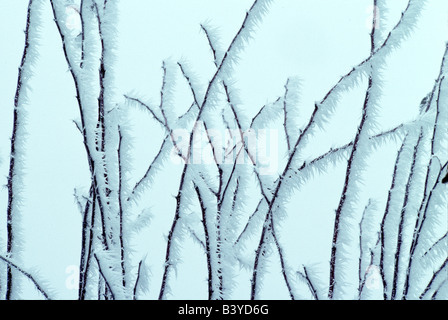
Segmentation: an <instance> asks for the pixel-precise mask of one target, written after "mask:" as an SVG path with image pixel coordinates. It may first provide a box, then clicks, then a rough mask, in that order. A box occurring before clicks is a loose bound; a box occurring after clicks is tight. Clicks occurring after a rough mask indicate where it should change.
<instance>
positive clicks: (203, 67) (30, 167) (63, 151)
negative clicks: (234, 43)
mask: <svg viewBox="0 0 448 320" xmlns="http://www.w3.org/2000/svg"><path fill="white" fill-rule="evenodd" d="M27 2H28V1H25V0H0V160H1V163H0V179H2V180H0V184H1V185H4V184H6V176H7V173H8V172H7V163H8V151H9V138H10V135H11V124H12V106H13V97H14V92H15V85H16V82H17V67H18V66H19V63H20V58H21V55H22V51H23V42H24V34H23V30H24V27H25V19H26V6H27ZM371 2H372V1H370V0H337V1H336V0H277V1H274V4H273V5H272V7H271V11H270V12H269V13H268V15H267V16H266V17H265V19H264V21H263V23H262V24H261V25H260V27H259V30H258V32H257V33H256V34H255V38H254V40H253V41H252V42H251V43H250V45H249V46H248V47H247V48H246V50H245V51H244V53H243V54H242V56H241V58H240V61H239V65H238V66H237V67H236V68H235V75H234V76H235V79H236V80H237V86H238V87H239V90H240V97H241V100H242V103H243V105H242V109H243V110H244V111H245V112H246V115H247V116H248V117H252V116H253V115H254V114H255V113H256V112H257V111H258V109H259V108H260V107H261V106H262V105H263V104H264V103H266V102H268V101H273V100H275V99H276V98H277V97H278V96H279V95H281V94H283V86H284V84H285V82H286V79H287V78H288V77H289V76H298V77H299V78H301V79H302V94H301V98H300V101H301V105H300V107H301V108H303V109H301V112H302V113H303V114H304V115H307V114H308V113H309V112H310V110H311V108H312V107H313V105H314V101H317V100H320V99H321V98H322V97H323V96H324V95H325V93H326V92H327V91H328V90H329V89H330V88H331V86H332V85H333V84H334V83H335V82H336V81H337V80H338V79H339V77H340V76H342V75H343V74H345V73H346V72H348V71H349V70H350V69H351V67H353V66H354V65H356V64H358V63H359V62H360V61H362V60H363V59H364V58H365V57H367V55H368V52H369V31H370V29H369V27H368V26H367V21H369V17H370V13H369V12H368V8H369V6H371ZM406 3H407V1H405V0H395V1H388V5H390V9H389V12H388V13H387V16H388V20H387V21H388V23H387V25H384V26H381V28H385V29H386V30H390V28H391V27H392V26H393V25H395V23H396V22H397V20H398V18H399V16H400V14H401V11H402V10H403V9H404V7H405V6H406ZM251 4H252V1H251V0H212V1H210V0H167V1H155V0H126V1H123V0H122V1H120V5H119V8H120V14H119V16H120V19H119V21H117V24H118V25H117V26H118V30H119V32H120V38H119V41H118V51H117V53H118V61H117V67H116V69H115V72H116V78H117V88H118V90H120V91H121V92H122V93H128V92H134V93H136V94H138V95H140V96H141V97H144V98H145V99H147V100H152V101H157V99H158V96H159V90H160V80H161V69H160V67H161V63H162V60H164V59H167V58H171V59H172V60H173V61H177V60H179V59H185V60H187V61H189V62H190V66H191V68H192V69H193V70H195V72H196V74H197V76H198V78H199V80H200V81H201V82H202V83H203V84H205V83H206V82H207V81H208V78H209V77H210V74H211V72H213V68H214V66H213V63H212V59H211V53H210V51H209V48H208V45H207V41H206V40H205V38H204V35H203V34H202V33H201V31H200V23H202V22H204V21H208V23H209V24H210V25H213V26H216V27H218V28H219V30H220V34H221V42H222V44H223V46H224V47H225V46H227V45H228V44H229V41H230V40H231V38H232V37H233V35H234V33H235V32H236V31H237V29H238V28H239V26H240V23H241V21H242V19H243V18H244V15H245V11H246V10H247V9H248V8H249V7H250V5H251ZM52 19H53V17H52V16H51V10H50V6H49V3H48V1H45V10H44V12H43V17H42V26H41V35H42V36H41V39H40V40H39V43H40V50H39V51H40V56H39V60H38V62H37V64H36V65H35V68H34V71H35V75H34V77H33V79H32V88H33V92H32V93H31V94H30V95H29V104H28V106H27V108H28V113H29V117H28V126H27V130H28V132H29V138H28V141H27V162H26V167H27V171H26V177H25V185H24V186H23V188H24V194H25V202H24V207H23V215H24V233H25V235H26V242H25V251H24V252H23V263H24V265H25V266H27V267H29V268H35V269H36V270H39V274H40V276H41V277H42V278H44V279H47V280H48V282H49V284H50V285H51V286H52V287H53V288H54V289H55V290H56V292H57V293H58V298H64V299H65V298H67V299H71V298H76V295H77V291H76V290H70V289H68V288H67V287H66V283H65V282H66V278H67V274H66V268H67V267H68V266H71V265H77V264H78V262H79V257H78V255H79V245H80V230H81V215H80V214H79V212H78V210H77V208H76V206H75V203H74V198H73V188H74V187H81V188H84V189H86V188H87V187H88V185H89V180H88V179H89V175H88V168H87V164H86V158H85V154H84V149H83V146H82V143H81V138H80V136H79V133H78V132H77V130H76V128H75V126H74V125H73V124H72V119H75V118H77V117H78V114H77V107H76V101H75V99H74V95H75V93H74V89H73V83H72V79H71V77H70V75H69V72H68V70H67V65H66V62H65V60H64V57H63V54H62V50H61V42H60V38H59V35H58V34H57V31H56V28H55V24H54V22H53V20H52ZM447 40H448V1H445V0H429V1H428V5H427V8H426V10H425V11H424V12H423V14H422V17H421V20H420V21H419V23H418V25H417V29H416V31H415V32H414V33H413V34H412V36H411V37H410V38H409V39H408V40H406V41H405V42H404V43H403V45H402V46H401V48H400V49H398V50H396V51H395V52H394V53H393V55H392V56H391V57H390V58H389V59H388V66H387V68H386V72H385V74H384V79H385V86H384V89H383V91H384V97H383V99H382V106H383V119H382V124H383V125H384V127H385V128H390V127H392V126H394V125H397V124H399V123H401V122H403V121H405V120H409V119H412V118H413V117H414V116H415V115H416V114H417V110H418V109H417V108H418V105H419V102H420V100H421V99H422V98H423V97H424V96H425V95H426V94H427V92H428V91H429V90H430V89H431V88H432V86H433V83H434V80H435V78H436V76H437V74H438V70H439V67H440V62H441V58H442V55H443V52H444V48H445V42H446V41H447ZM178 81H179V83H182V79H179V80H178ZM178 90H179V91H178V93H179V101H183V104H179V105H180V106H182V105H184V106H185V108H186V107H188V106H189V104H190V101H189V100H187V102H185V100H184V99H183V97H185V96H186V94H187V88H185V87H182V86H181V85H179V86H178ZM363 90H365V86H364V84H361V85H360V87H359V89H357V90H354V91H352V92H350V94H349V95H347V96H346V97H345V96H344V97H343V99H342V100H341V103H340V109H338V110H339V111H338V113H337V114H336V115H335V117H334V123H336V124H337V125H335V126H331V128H329V130H328V131H327V132H325V136H322V137H323V138H324V139H318V141H322V142H321V143H319V144H313V145H312V148H311V149H310V155H312V154H318V152H319V151H325V150H327V149H328V147H329V146H331V145H334V146H338V145H341V144H343V143H346V142H347V141H349V140H350V139H351V137H352V135H353V133H354V130H355V126H356V125H357V121H356V120H357V117H358V116H359V115H358V113H357V112H359V110H360V101H361V100H360V99H362V97H363V93H364V91H363ZM132 119H134V120H133V121H134V123H133V124H134V126H135V134H136V136H137V137H136V141H135V148H136V150H138V152H137V155H136V159H135V160H136V168H135V174H136V179H137V177H139V176H140V174H141V173H142V171H143V170H144V168H145V166H144V164H145V163H146V161H147V159H148V157H152V156H153V155H154V153H155V152H156V148H158V146H159V144H160V141H161V140H160V139H161V137H162V132H161V131H158V132H157V131H154V129H153V127H154V126H155V124H154V122H152V121H151V120H150V119H149V117H148V118H145V117H143V116H142V115H139V114H136V115H135V117H133V118H132ZM329 137H331V139H329ZM394 148H395V146H394V145H391V146H386V147H385V149H384V152H383V153H382V154H380V155H379V157H378V159H380V160H379V161H378V162H377V163H375V164H374V167H373V168H374V170H373V172H383V173H384V175H385V177H386V178H384V177H379V176H378V175H377V174H375V175H372V177H370V178H371V179H372V181H375V183H377V184H375V185H376V186H378V187H377V189H376V190H375V192H376V193H377V194H378V195H384V194H385V192H387V188H388V184H389V182H388V180H387V177H388V175H389V174H390V172H391V170H392V165H393V164H392V163H391V157H390V154H392V153H393V152H391V151H393V150H395V149H394ZM280 157H282V155H280ZM375 168H376V169H375ZM179 169H180V167H176V166H174V167H173V166H171V167H170V166H168V167H167V168H166V170H165V171H162V172H161V173H160V175H159V178H158V179H157V183H158V184H157V187H156V188H154V189H152V190H151V191H150V192H148V195H147V201H145V203H144V206H150V207H151V208H152V211H153V212H154V213H155V214H156V219H155V220H154V223H153V225H152V226H151V227H150V228H148V229H147V230H146V232H145V234H144V235H142V236H141V238H139V239H140V243H141V247H140V248H139V249H140V250H141V255H144V254H145V253H148V257H149V258H148V261H147V262H148V265H149V266H150V267H151V271H152V274H153V278H152V282H151V289H152V291H151V292H150V294H149V296H148V298H155V297H156V295H157V293H158V291H157V289H158V288H159V285H160V282H159V281H160V278H161V263H162V262H163V256H164V251H165V247H164V245H163V241H164V238H163V236H164V235H166V234H167V232H168V230H169V229H168V228H169V226H170V222H171V218H172V215H173V214H174V205H175V202H174V199H173V197H172V196H173V195H174V194H175V193H176V188H177V186H178V177H179V175H178V174H177V172H178V171H179ZM343 173H344V171H343V167H341V168H336V169H335V170H334V171H333V172H331V173H330V174H328V175H326V176H324V177H317V178H316V179H315V181H313V182H312V183H311V184H310V185H309V186H308V187H307V188H305V189H304V190H303V192H302V193H301V194H300V195H298V196H297V197H294V198H293V199H292V201H291V206H290V216H291V217H290V218H289V219H290V220H288V221H287V223H284V227H283V230H282V239H283V240H284V242H285V243H293V244H294V245H293V246H289V247H288V248H287V250H286V251H287V254H288V257H290V262H291V264H292V265H297V266H299V265H301V264H302V263H307V264H317V268H319V269H321V270H322V272H323V275H324V277H326V274H325V270H326V269H325V266H324V265H325V263H326V261H327V260H328V254H329V245H330V243H331V241H330V237H331V228H332V223H331V221H332V214H333V211H332V210H334V207H335V206H336V204H337V200H338V199H339V196H340V194H339V193H338V192H335V190H338V186H339V183H340V181H342V180H341V178H342V175H343ZM381 186H383V187H381ZM316 190H319V192H316ZM257 200H258V199H251V201H250V202H249V205H248V213H249V212H250V211H251V210H252V209H251V207H252V206H253V205H254V204H255V202H256V201H257ZM316 201H318V203H317V205H316ZM297 203H300V205H301V209H303V210H301V212H307V214H306V215H305V216H303V215H301V216H299V217H297V216H294V214H293V213H294V212H295V207H296V205H297ZM5 208H6V189H5V188H3V189H1V190H0V213H1V212H5V210H6V209H5ZM302 214H303V213H302ZM0 217H1V220H0V222H1V224H0V245H1V247H2V248H3V246H4V232H5V228H4V223H3V222H4V215H3V214H0ZM297 219H299V220H300V223H297V221H298V220H297ZM294 221H295V222H296V223H293V222H294ZM326 221H330V223H325V222H326ZM310 230H311V231H310ZM288 240H289V241H288ZM185 247H186V248H188V254H187V255H185V257H184V261H185V262H184V264H183V268H181V269H180V270H179V276H178V278H179V281H177V282H176V283H175V284H174V285H173V293H174V297H176V298H188V297H196V298H206V290H205V288H206V282H205V275H206V273H205V264H204V263H203V261H201V259H203V256H202V255H201V253H200V249H199V248H198V247H197V246H195V245H194V244H193V242H191V243H190V242H189V241H187V242H186V243H185ZM198 261H199V265H198ZM271 264H272V266H273V268H272V270H271V277H270V279H271V280H270V281H268V282H267V283H266V285H265V291H264V292H263V297H265V298H287V295H286V294H287V292H286V291H285V289H284V287H283V285H282V282H281V279H280V273H279V269H278V266H277V264H276V261H275V260H273V262H272V263H271ZM201 268H202V269H203V271H204V272H203V273H202V275H201V272H200V271H199V272H198V270H201ZM240 280H241V282H240V283H241V289H238V290H236V293H235V298H242V299H244V298H247V297H248V290H247V289H244V288H245V287H247V284H248V280H249V273H248V272H247V271H242V272H241V279H240ZM198 281H199V282H198ZM31 296H33V291H32V290H30V297H31Z"/></svg>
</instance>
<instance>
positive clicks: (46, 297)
mask: <svg viewBox="0 0 448 320" xmlns="http://www.w3.org/2000/svg"><path fill="white" fill-rule="evenodd" d="M0 260H2V261H3V262H4V263H6V264H7V265H8V266H10V267H11V268H13V269H15V270H17V271H18V272H20V273H21V274H23V275H24V276H25V277H27V278H28V279H29V280H30V281H31V282H32V283H33V284H34V286H35V287H36V289H37V290H38V291H39V292H40V293H41V294H42V295H43V296H44V298H45V299H46V300H51V299H50V296H49V294H48V293H47V291H45V290H44V289H43V288H42V286H41V285H40V284H39V283H38V282H37V280H36V279H35V278H34V277H33V276H32V275H31V273H29V272H27V271H25V270H23V269H22V268H20V267H19V266H18V265H16V264H15V263H14V262H12V261H11V260H10V259H8V258H6V257H4V256H2V255H0Z"/></svg>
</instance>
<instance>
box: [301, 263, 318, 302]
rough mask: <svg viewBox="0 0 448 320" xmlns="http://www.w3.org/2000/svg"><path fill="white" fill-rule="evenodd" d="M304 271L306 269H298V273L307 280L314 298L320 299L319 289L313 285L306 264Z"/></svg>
mask: <svg viewBox="0 0 448 320" xmlns="http://www.w3.org/2000/svg"><path fill="white" fill-rule="evenodd" d="M303 271H304V273H302V272H300V271H297V274H298V275H299V276H301V277H302V278H303V279H304V280H305V282H306V284H307V285H308V288H309V289H310V292H311V294H312V295H313V297H314V300H319V295H318V294H317V289H316V287H315V286H314V285H313V281H311V278H310V275H309V273H308V270H307V268H306V267H305V266H303Z"/></svg>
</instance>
